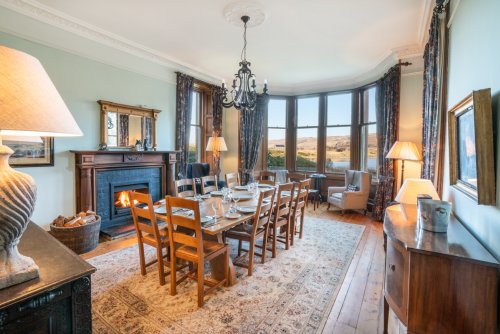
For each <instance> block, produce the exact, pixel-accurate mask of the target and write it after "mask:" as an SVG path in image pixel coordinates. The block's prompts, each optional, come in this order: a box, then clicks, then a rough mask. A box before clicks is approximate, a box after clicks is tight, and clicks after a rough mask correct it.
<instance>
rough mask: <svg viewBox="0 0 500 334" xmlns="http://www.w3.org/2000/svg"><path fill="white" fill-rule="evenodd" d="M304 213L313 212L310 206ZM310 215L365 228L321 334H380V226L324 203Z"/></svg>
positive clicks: (127, 242)
mask: <svg viewBox="0 0 500 334" xmlns="http://www.w3.org/2000/svg"><path fill="white" fill-rule="evenodd" d="M307 210H308V211H310V212H313V208H312V206H310V207H309V208H308V209H307ZM311 216H315V217H319V218H325V219H332V220H335V221H340V222H345V223H351V224H359V225H364V226H365V231H364V232H363V236H362V237H361V240H360V242H359V244H358V247H357V249H356V251H355V253H354V255H353V258H352V261H351V263H350V265H349V269H348V271H347V273H346V277H345V279H344V281H343V282H342V285H341V287H340V290H339V293H338V295H337V298H336V301H335V304H334V305H333V308H332V310H331V312H330V315H329V317H328V320H327V322H326V325H325V328H324V330H323V333H324V334H331V333H338V334H364V333H370V334H371V333H382V327H383V290H382V287H383V275H384V250H383V231H382V224H381V223H380V222H376V221H373V220H371V219H370V218H369V217H367V216H364V215H362V214H359V213H346V214H344V215H341V214H340V213H339V212H338V211H337V212H335V211H333V210H331V211H328V210H327V209H326V204H322V205H321V207H319V208H317V209H316V211H315V212H314V215H311ZM135 243H137V239H136V237H135V236H129V237H127V238H124V239H117V240H112V241H105V242H102V243H100V244H99V245H98V246H97V248H96V249H94V250H93V251H91V252H89V253H85V254H82V255H81V257H82V258H83V259H90V258H93V257H95V256H99V255H102V254H105V253H108V252H111V251H115V250H118V249H122V248H126V247H129V246H131V245H134V244H135Z"/></svg>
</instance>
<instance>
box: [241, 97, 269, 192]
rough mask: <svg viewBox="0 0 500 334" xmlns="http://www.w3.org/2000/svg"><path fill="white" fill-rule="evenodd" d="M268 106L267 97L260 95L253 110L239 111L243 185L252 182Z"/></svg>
mask: <svg viewBox="0 0 500 334" xmlns="http://www.w3.org/2000/svg"><path fill="white" fill-rule="evenodd" d="M268 105H269V95H267V94H262V95H258V96H257V106H256V107H255V110H241V111H240V145H241V146H240V147H241V149H240V166H241V174H242V182H243V184H246V183H248V182H253V172H254V170H255V165H256V164H257V160H258V156H259V146H260V143H261V141H262V135H263V129H264V117H265V115H267V108H268Z"/></svg>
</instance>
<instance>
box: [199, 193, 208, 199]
mask: <svg viewBox="0 0 500 334" xmlns="http://www.w3.org/2000/svg"><path fill="white" fill-rule="evenodd" d="M201 198H203V199H207V198H210V194H206V195H201Z"/></svg>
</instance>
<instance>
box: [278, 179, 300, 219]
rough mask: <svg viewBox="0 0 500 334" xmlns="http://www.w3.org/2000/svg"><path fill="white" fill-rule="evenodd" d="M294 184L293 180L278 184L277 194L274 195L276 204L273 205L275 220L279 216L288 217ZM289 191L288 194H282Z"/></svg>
mask: <svg viewBox="0 0 500 334" xmlns="http://www.w3.org/2000/svg"><path fill="white" fill-rule="evenodd" d="M294 189H295V184H294V183H293V182H289V183H283V184H280V185H279V186H278V195H277V197H276V205H275V207H274V217H275V219H276V220H277V219H278V218H281V217H286V218H287V219H288V217H290V213H291V210H292V202H293V192H294ZM284 192H289V194H284Z"/></svg>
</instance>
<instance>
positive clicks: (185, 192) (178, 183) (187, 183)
mask: <svg viewBox="0 0 500 334" xmlns="http://www.w3.org/2000/svg"><path fill="white" fill-rule="evenodd" d="M186 187H191V189H190V190H189V189H187V188H186ZM179 188H181V189H182V190H181V191H179ZM195 195H196V183H195V182H194V179H180V180H175V181H174V196H175V197H182V198H186V197H194V196H195Z"/></svg>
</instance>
